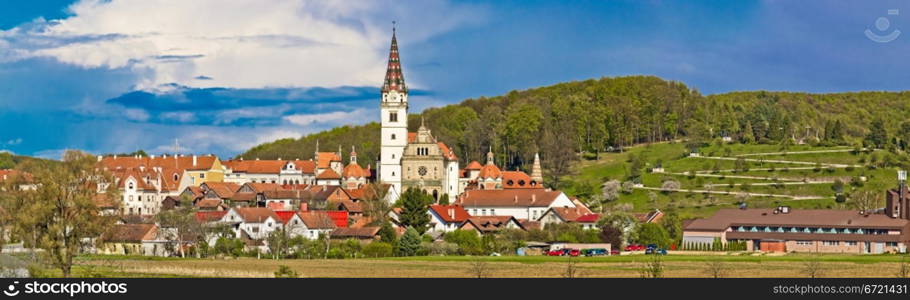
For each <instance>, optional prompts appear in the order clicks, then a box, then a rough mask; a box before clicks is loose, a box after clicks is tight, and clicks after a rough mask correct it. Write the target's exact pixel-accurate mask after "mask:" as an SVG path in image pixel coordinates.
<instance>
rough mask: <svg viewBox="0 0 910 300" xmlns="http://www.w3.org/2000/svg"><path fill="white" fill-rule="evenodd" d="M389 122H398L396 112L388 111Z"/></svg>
mask: <svg viewBox="0 0 910 300" xmlns="http://www.w3.org/2000/svg"><path fill="white" fill-rule="evenodd" d="M389 122H398V112H394V111H393V112H391V113H389Z"/></svg>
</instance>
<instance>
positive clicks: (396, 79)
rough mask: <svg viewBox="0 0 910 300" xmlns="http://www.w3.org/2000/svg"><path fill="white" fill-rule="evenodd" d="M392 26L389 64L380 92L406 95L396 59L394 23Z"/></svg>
mask: <svg viewBox="0 0 910 300" xmlns="http://www.w3.org/2000/svg"><path fill="white" fill-rule="evenodd" d="M392 24H393V25H392V47H391V48H390V49H389V64H388V67H386V71H385V82H384V83H383V84H382V92H383V93H387V92H389V91H398V92H401V93H407V92H408V87H407V85H405V84H404V73H402V72H401V60H400V59H399V57H398V39H396V37H395V35H396V34H395V26H394V24H395V23H394V22H392Z"/></svg>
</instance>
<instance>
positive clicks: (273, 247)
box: [266, 228, 291, 259]
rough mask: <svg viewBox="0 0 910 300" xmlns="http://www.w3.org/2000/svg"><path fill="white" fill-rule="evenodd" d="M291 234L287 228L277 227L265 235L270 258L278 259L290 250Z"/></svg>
mask: <svg viewBox="0 0 910 300" xmlns="http://www.w3.org/2000/svg"><path fill="white" fill-rule="evenodd" d="M290 241H291V235H290V233H289V232H288V231H287V230H284V229H283V228H278V229H276V230H274V231H272V232H270V233H269V236H268V237H266V244H268V247H269V253H270V254H272V258H274V259H279V258H282V257H285V256H287V255H288V254H289V252H290Z"/></svg>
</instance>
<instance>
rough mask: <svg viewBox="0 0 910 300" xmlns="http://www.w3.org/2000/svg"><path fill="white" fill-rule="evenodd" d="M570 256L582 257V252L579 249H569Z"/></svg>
mask: <svg viewBox="0 0 910 300" xmlns="http://www.w3.org/2000/svg"><path fill="white" fill-rule="evenodd" d="M568 250H569V251H568V252H569V256H579V255H581V250H578V249H568Z"/></svg>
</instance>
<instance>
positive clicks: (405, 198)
mask: <svg viewBox="0 0 910 300" xmlns="http://www.w3.org/2000/svg"><path fill="white" fill-rule="evenodd" d="M400 201H401V216H400V217H399V221H400V222H401V226H405V227H410V228H414V230H416V231H417V233H418V236H419V235H422V234H423V233H424V232H426V231H427V224H429V223H430V214H428V213H427V210H428V209H429V208H430V204H431V203H433V196H430V195H429V194H427V193H426V192H424V191H423V190H420V189H417V188H409V189H408V190H406V191H405V192H404V193H402V194H401V199H400Z"/></svg>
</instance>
